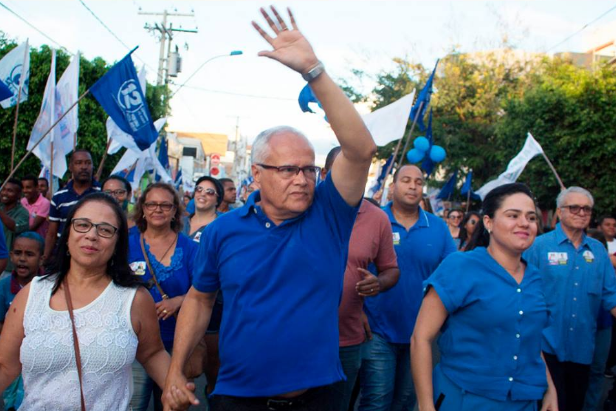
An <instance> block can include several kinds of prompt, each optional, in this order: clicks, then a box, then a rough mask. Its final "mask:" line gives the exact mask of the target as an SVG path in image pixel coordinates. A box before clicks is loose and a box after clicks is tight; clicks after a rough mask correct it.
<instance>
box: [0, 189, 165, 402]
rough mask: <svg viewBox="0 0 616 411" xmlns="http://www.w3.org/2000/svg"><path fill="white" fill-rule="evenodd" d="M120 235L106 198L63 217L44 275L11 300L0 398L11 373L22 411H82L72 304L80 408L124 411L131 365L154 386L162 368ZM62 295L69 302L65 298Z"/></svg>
mask: <svg viewBox="0 0 616 411" xmlns="http://www.w3.org/2000/svg"><path fill="white" fill-rule="evenodd" d="M127 248H128V229H127V223H126V218H125V217H124V214H123V213H122V210H121V209H120V207H119V206H118V205H117V204H116V202H115V201H114V200H113V199H112V198H111V197H109V196H107V195H105V194H102V193H95V194H91V195H89V196H87V197H84V198H83V199H82V200H80V201H79V202H78V203H77V204H76V205H75V206H74V208H73V210H71V212H70V213H69V215H68V218H67V224H66V225H65V228H64V231H63V233H62V236H61V237H60V240H59V244H58V249H57V250H56V258H55V260H54V262H53V264H52V267H53V271H51V272H53V273H54V274H52V275H49V276H46V277H39V278H36V279H35V280H33V281H32V282H31V283H30V284H29V285H28V286H26V287H25V288H24V289H23V290H21V291H20V292H19V294H18V295H17V296H16V297H15V300H14V301H13V304H12V306H11V310H10V312H9V313H8V315H7V318H6V322H5V324H4V328H3V330H2V335H1V336H0V346H1V347H2V350H0V392H1V391H3V390H4V389H5V388H6V387H7V385H9V384H10V383H11V381H12V380H13V379H14V378H15V377H16V376H17V375H19V372H20V371H21V373H22V375H23V379H24V387H25V397H24V402H23V404H22V408H23V409H25V410H61V411H64V410H66V411H69V410H70V411H74V410H79V409H83V408H84V407H83V406H82V404H81V401H82V400H81V392H80V377H79V375H78V370H77V361H76V350H75V347H74V345H73V330H72V322H71V318H70V316H69V311H68V302H69V301H70V302H72V307H73V312H74V321H75V329H76V333H77V341H78V346H79V351H80V355H79V357H80V359H81V374H82V378H81V379H82V385H83V398H84V400H85V401H84V402H85V409H87V410H88V411H93V410H100V411H103V410H104V411H107V410H122V411H123V410H128V409H129V403H130V398H131V394H132V393H131V390H132V383H131V364H132V363H133V361H134V359H135V358H136V359H137V360H138V361H139V362H141V363H142V364H143V366H144V367H145V369H146V370H147V372H148V374H149V375H150V376H151V377H152V378H153V379H154V380H155V381H156V382H157V383H158V384H160V385H162V384H163V383H164V380H165V377H166V373H167V369H168V367H169V355H168V354H167V352H166V351H165V350H164V347H163V344H162V341H161V338H160V332H159V329H158V319H157V316H156V309H155V308H154V301H153V300H152V297H151V296H150V294H149V293H148V292H147V290H146V289H145V288H143V287H139V281H138V279H137V278H136V277H135V276H134V275H133V273H132V271H131V269H130V267H129V265H128V257H127ZM67 288H68V289H70V294H69V293H65V292H66V290H67Z"/></svg>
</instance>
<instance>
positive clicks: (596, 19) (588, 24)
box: [545, 6, 616, 53]
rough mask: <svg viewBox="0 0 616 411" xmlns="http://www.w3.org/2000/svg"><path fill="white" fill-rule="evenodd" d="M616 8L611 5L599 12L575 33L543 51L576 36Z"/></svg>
mask: <svg viewBox="0 0 616 411" xmlns="http://www.w3.org/2000/svg"><path fill="white" fill-rule="evenodd" d="M614 10H616V6H613V7H612V8H610V9H609V10H607V11H606V12H604V13H603V14H601V15H600V16H599V17H597V18H595V19H594V20H593V21H591V22H589V23H586V24H585V25H584V27H582V28H581V29H579V30H578V31H576V32H575V33H573V34H572V35H570V36H569V37H567V38H566V39H564V40H563V41H561V42H560V43H558V44H556V45H554V46H552V47H550V48H549V49H547V50H546V51H545V52H546V53H548V52H549V51H551V50H553V49H555V48H556V47H558V46H560V45H561V44H563V43H565V42H567V41H569V40H570V39H571V38H573V37H575V36H577V35H578V34H580V33H581V32H582V31H584V30H585V29H586V28H588V26H590V25H591V24H593V23H595V22H597V21H598V20H600V19H601V18H603V17H605V16H606V15H607V14H609V13H610V12H612V11H614Z"/></svg>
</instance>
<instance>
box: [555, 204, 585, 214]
mask: <svg viewBox="0 0 616 411" xmlns="http://www.w3.org/2000/svg"><path fill="white" fill-rule="evenodd" d="M561 208H568V209H569V212H570V213H571V214H580V212H581V211H584V214H591V213H592V207H590V206H580V205H575V204H574V205H566V206H562V207H561Z"/></svg>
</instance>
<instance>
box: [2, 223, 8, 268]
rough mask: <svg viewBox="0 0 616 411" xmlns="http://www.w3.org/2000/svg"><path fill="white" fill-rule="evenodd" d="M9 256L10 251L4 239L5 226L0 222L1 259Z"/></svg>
mask: <svg viewBox="0 0 616 411" xmlns="http://www.w3.org/2000/svg"><path fill="white" fill-rule="evenodd" d="M4 258H7V259H8V258H9V252H8V250H7V248H6V241H4V228H3V227H2V224H0V259H4Z"/></svg>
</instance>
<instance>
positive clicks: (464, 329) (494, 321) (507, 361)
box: [424, 247, 548, 401]
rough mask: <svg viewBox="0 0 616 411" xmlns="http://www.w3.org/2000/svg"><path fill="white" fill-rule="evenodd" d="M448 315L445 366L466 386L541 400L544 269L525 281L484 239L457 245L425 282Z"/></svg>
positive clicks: (501, 396)
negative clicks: (464, 247) (467, 246)
mask: <svg viewBox="0 0 616 411" xmlns="http://www.w3.org/2000/svg"><path fill="white" fill-rule="evenodd" d="M429 287H434V290H435V291H436V293H437V294H438V296H439V298H440V299H441V301H442V302H443V305H444V306H445V309H446V310H447V313H448V314H449V316H448V317H447V321H446V322H445V324H444V325H443V327H442V329H441V331H442V334H441V336H440V338H439V348H440V352H441V362H440V364H441V369H442V371H443V373H444V374H445V375H446V376H447V377H448V378H449V379H451V380H452V381H454V382H455V384H456V385H458V386H459V387H460V388H462V389H463V390H466V391H468V392H471V393H473V394H477V395H481V396H484V397H487V398H492V399H495V400H499V401H505V400H507V399H511V400H515V401H521V400H538V399H541V398H542V397H543V393H544V392H545V390H546V388H547V381H546V374H545V363H544V362H543V360H542V359H541V332H542V331H543V329H544V328H545V327H546V326H547V324H548V311H547V305H546V302H545V298H544V296H543V288H542V284H541V276H540V274H539V271H538V269H537V268H536V267H534V266H533V265H531V264H528V265H527V267H526V270H525V272H524V278H523V279H522V282H521V283H520V284H518V283H517V282H516V281H515V279H514V278H513V277H512V276H511V275H510V274H509V273H508V272H507V271H506V270H505V269H504V268H503V267H501V265H500V264H498V263H497V262H496V260H494V259H493V258H492V256H491V255H490V254H489V253H488V252H487V250H486V249H485V248H483V247H480V248H476V249H474V250H472V251H469V252H465V253H455V254H452V255H450V256H449V257H447V258H446V259H445V261H443V263H442V264H441V265H440V266H439V267H438V269H437V270H436V271H435V272H434V274H432V276H430V278H428V280H426V281H425V282H424V288H425V290H426V291H427V290H428V289H429Z"/></svg>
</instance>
